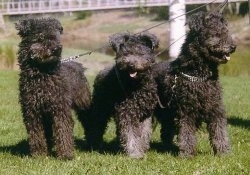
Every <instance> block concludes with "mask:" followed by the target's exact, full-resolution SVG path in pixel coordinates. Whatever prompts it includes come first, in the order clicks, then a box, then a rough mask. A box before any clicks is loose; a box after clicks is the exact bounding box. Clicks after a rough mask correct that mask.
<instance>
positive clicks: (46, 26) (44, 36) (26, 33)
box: [16, 18, 63, 64]
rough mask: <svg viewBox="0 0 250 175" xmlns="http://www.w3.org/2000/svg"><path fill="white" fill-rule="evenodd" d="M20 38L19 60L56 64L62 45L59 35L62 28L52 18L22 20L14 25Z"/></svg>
mask: <svg viewBox="0 0 250 175" xmlns="http://www.w3.org/2000/svg"><path fill="white" fill-rule="evenodd" d="M16 29H17V30H18V35H19V36H20V37H21V43H20V45H19V46H20V50H19V54H21V56H20V57H19V59H22V60H19V61H20V62H21V63H22V61H24V60H29V61H31V62H34V63H36V64H49V63H54V62H58V61H59V60H60V58H61V52H62V45H61V43H60V34H62V31H63V28H62V26H61V24H60V22H59V21H58V20H56V19H54V18H41V19H24V20H20V21H19V22H17V23H16Z"/></svg>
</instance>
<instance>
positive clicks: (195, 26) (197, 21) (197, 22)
mask: <svg viewBox="0 0 250 175" xmlns="http://www.w3.org/2000/svg"><path fill="white" fill-rule="evenodd" d="M205 16H206V13H205V12H198V13H195V14H193V15H191V16H190V17H189V18H188V20H187V24H188V26H189V29H190V31H192V32H195V33H199V32H200V31H201V30H202V28H203V27H204V18H205Z"/></svg>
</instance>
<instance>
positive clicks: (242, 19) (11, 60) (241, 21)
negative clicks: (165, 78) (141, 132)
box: [0, 0, 250, 76]
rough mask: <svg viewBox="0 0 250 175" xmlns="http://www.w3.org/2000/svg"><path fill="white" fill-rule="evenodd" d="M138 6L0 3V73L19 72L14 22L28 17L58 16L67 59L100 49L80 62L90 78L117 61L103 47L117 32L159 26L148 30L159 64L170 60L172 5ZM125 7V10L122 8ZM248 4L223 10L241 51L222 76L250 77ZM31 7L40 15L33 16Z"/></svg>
mask: <svg viewBox="0 0 250 175" xmlns="http://www.w3.org/2000/svg"><path fill="white" fill-rule="evenodd" d="M189 1H191V0H189ZM189 1H186V6H185V8H186V12H187V13H188V12H190V11H191V10H193V9H196V8H197V7H200V6H203V7H202V8H199V9H198V10H197V11H208V10H211V9H213V8H214V7H216V6H218V4H216V2H214V3H212V4H207V5H206V4H205V3H209V1H206V0H204V3H201V2H203V1H202V0H200V1H196V3H194V4H190V2H189ZM140 2H141V1H136V4H134V5H133V7H128V5H129V4H132V3H134V1H132V0H119V1H118V0H109V1H107V0H94V1H93V0H92V1H90V0H82V1H81V0H78V1H76V0H68V1H65V0H50V1H49V0H47V1H44V0H35V1H34V0H33V1H31V0H1V1H0V69H11V70H18V65H17V60H16V58H17V55H16V53H17V49H18V43H19V42H20V38H19V37H18V36H17V31H16V30H15V25H14V23H15V22H17V21H18V20H19V19H23V18H27V17H30V16H34V17H49V16H50V17H55V18H57V19H58V20H59V21H60V22H61V23H62V25H63V27H64V33H63V35H62V44H63V56H62V57H63V58H66V57H68V56H73V55H78V54H81V53H85V52H88V51H91V50H96V49H98V50H97V51H96V52H93V53H92V54H91V55H86V56H84V57H81V58H79V59H78V60H77V61H78V62H81V63H82V64H83V65H84V66H85V67H87V68H88V71H87V74H89V75H92V76H94V75H95V74H96V72H97V71H99V70H100V69H102V68H103V67H104V66H106V65H107V64H111V63H112V62H113V54H114V53H113V51H112V50H111V49H110V48H109V47H104V48H103V49H99V48H100V47H103V45H105V44H107V43H108V37H109V36H110V35H112V34H114V33H117V32H131V33H136V32H140V31H143V30H145V29H148V28H150V27H152V26H155V25H158V24H160V25H159V26H157V27H154V28H152V29H150V30H149V32H151V33H153V34H155V35H156V36H157V37H158V38H159V39H160V48H159V49H158V50H157V51H158V52H163V53H162V54H161V55H160V56H159V58H158V60H159V61H160V60H165V59H168V58H169V56H168V48H169V45H170V44H171V43H170V42H169V32H170V30H169V22H168V19H169V7H168V6H166V5H164V4H166V3H164V2H166V1H163V0H161V1H159V0H158V1H152V0H151V1H148V3H154V4H155V3H159V4H158V5H157V6H153V5H152V6H150V5H149V6H147V7H146V1H144V2H145V3H140ZM187 2H189V3H187ZM107 3H109V4H107ZM112 3H113V4H112ZM126 3H127V6H124V4H126ZM160 3H161V4H162V5H161V4H160ZM197 3H199V4H197ZM117 4H120V5H121V6H117V7H116V8H110V6H114V5H117ZM204 4H205V5H204ZM122 5H123V6H122ZM248 6H249V4H248V2H247V1H236V2H229V4H228V6H227V7H226V9H225V10H224V15H225V16H226V18H227V19H228V20H229V29H230V31H231V33H232V36H233V39H234V40H235V42H236V43H237V50H236V52H235V53H234V54H233V55H232V56H231V60H230V61H229V62H228V63H227V64H225V65H222V66H221V67H220V73H221V74H223V75H229V76H249V74H250V69H249V67H250V51H249V48H250V47H249V46H250V23H249V14H248ZM71 7H72V8H71ZM91 7H95V8H91ZM123 7H126V8H123ZM31 8H32V9H33V10H36V11H37V12H35V13H33V12H31V10H32V9H31ZM60 9H61V10H60ZM197 11H195V12H197ZM31 13H32V14H31ZM190 14H191V13H188V14H187V15H186V17H187V18H188V16H189V15H190ZM183 27H186V26H183ZM177 30H178V29H177Z"/></svg>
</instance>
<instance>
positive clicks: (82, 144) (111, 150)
mask: <svg viewBox="0 0 250 175" xmlns="http://www.w3.org/2000/svg"><path fill="white" fill-rule="evenodd" d="M75 148H76V149H78V150H80V151H90V152H91V151H96V152H99V153H100V154H107V153H108V154H112V155H117V154H120V153H121V152H122V148H121V146H120V144H119V141H118V140H117V139H113V140H112V141H110V142H104V143H103V145H102V146H101V148H100V149H96V150H91V149H89V148H88V146H87V143H86V141H85V140H80V139H76V140H75ZM149 150H154V151H156V152H158V153H170V154H171V155H173V156H178V147H177V146H176V145H171V146H168V147H166V146H164V145H163V144H162V143H160V142H151V143H150V149H149Z"/></svg>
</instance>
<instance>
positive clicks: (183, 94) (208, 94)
mask: <svg viewBox="0 0 250 175" xmlns="http://www.w3.org/2000/svg"><path fill="white" fill-rule="evenodd" d="M168 84H169V86H168V88H167V89H166V91H165V96H168V97H169V99H171V101H169V103H171V104H178V106H179V107H187V108H188V107H190V109H191V108H193V107H195V109H194V110H211V109H212V108H213V107H214V106H217V105H218V104H219V103H220V102H221V88H220V85H219V82H218V81H215V80H207V81H204V82H191V81H188V80H184V79H182V78H175V79H172V78H170V79H169V80H168ZM170 97H171V98H170ZM211 104H212V105H211Z"/></svg>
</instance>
